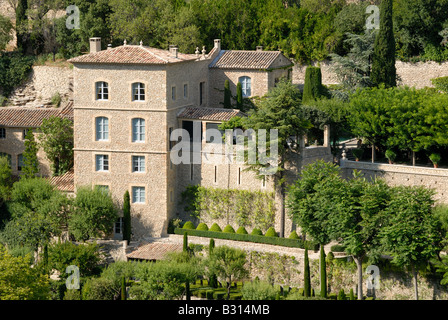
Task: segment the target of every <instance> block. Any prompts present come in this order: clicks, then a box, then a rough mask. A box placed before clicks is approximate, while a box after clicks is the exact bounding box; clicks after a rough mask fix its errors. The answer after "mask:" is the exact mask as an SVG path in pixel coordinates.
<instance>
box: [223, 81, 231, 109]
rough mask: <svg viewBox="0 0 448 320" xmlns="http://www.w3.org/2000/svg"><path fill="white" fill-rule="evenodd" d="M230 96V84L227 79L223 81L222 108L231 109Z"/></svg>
mask: <svg viewBox="0 0 448 320" xmlns="http://www.w3.org/2000/svg"><path fill="white" fill-rule="evenodd" d="M231 98H232V94H231V92H230V82H229V80H228V79H226V81H224V108H227V109H231V108H232V101H231Z"/></svg>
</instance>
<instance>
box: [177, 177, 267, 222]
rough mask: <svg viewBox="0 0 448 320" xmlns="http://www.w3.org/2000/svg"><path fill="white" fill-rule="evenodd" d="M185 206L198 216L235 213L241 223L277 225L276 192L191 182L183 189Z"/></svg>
mask: <svg viewBox="0 0 448 320" xmlns="http://www.w3.org/2000/svg"><path fill="white" fill-rule="evenodd" d="M182 203H183V204H184V210H185V211H186V212H187V213H189V214H190V215H191V216H192V217H195V218H198V219H204V218H210V219H222V218H229V217H232V218H233V219H235V222H236V223H237V224H238V225H239V226H242V227H254V228H260V229H262V230H266V229H268V228H269V227H271V226H273V225H274V217H275V202H274V193H273V192H262V191H247V190H238V189H220V188H207V187H203V186H192V185H191V186H188V187H187V188H186V189H185V190H184V191H183V192H182Z"/></svg>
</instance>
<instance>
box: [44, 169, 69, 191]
mask: <svg viewBox="0 0 448 320" xmlns="http://www.w3.org/2000/svg"><path fill="white" fill-rule="evenodd" d="M50 183H51V184H52V185H54V186H56V188H57V189H58V190H60V191H63V192H75V172H74V170H73V169H71V170H70V171H68V172H66V173H65V174H63V175H62V176H55V177H51V178H50Z"/></svg>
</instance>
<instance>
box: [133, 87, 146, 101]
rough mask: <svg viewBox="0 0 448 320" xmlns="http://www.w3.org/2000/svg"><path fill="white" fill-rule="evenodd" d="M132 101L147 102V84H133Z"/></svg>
mask: <svg viewBox="0 0 448 320" xmlns="http://www.w3.org/2000/svg"><path fill="white" fill-rule="evenodd" d="M132 101H145V84H144V83H141V82H136V83H133V84H132Z"/></svg>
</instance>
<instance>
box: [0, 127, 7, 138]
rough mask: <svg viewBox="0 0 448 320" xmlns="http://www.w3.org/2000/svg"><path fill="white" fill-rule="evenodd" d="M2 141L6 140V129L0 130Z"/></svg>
mask: <svg viewBox="0 0 448 320" xmlns="http://www.w3.org/2000/svg"><path fill="white" fill-rule="evenodd" d="M0 139H6V128H0Z"/></svg>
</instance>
